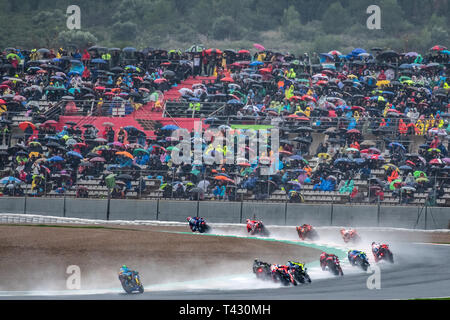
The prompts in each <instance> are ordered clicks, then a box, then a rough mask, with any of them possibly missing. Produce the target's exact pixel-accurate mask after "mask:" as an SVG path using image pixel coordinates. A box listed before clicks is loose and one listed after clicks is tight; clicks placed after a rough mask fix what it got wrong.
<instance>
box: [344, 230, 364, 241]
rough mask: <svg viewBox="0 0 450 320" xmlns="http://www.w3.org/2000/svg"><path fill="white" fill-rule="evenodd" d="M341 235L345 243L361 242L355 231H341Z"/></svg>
mask: <svg viewBox="0 0 450 320" xmlns="http://www.w3.org/2000/svg"><path fill="white" fill-rule="evenodd" d="M341 235H342V239H343V240H344V242H345V243H349V242H350V241H351V242H353V243H358V242H359V241H360V240H361V238H360V236H359V234H358V233H357V232H356V230H355V229H349V230H345V229H341Z"/></svg>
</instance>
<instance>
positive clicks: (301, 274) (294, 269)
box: [288, 261, 311, 283]
mask: <svg viewBox="0 0 450 320" xmlns="http://www.w3.org/2000/svg"><path fill="white" fill-rule="evenodd" d="M288 265H289V266H290V268H291V273H292V275H293V276H294V279H295V281H297V282H298V283H305V282H308V283H311V278H310V277H309V275H308V273H307V272H306V270H307V268H305V264H304V263H300V262H294V261H288Z"/></svg>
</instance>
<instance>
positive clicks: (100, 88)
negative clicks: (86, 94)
mask: <svg viewBox="0 0 450 320" xmlns="http://www.w3.org/2000/svg"><path fill="white" fill-rule="evenodd" d="M94 89H95V90H98V91H105V90H106V88H105V87H102V86H98V87H95V88H94Z"/></svg>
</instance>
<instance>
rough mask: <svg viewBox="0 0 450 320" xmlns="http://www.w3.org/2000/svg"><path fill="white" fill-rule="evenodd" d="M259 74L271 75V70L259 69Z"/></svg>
mask: <svg viewBox="0 0 450 320" xmlns="http://www.w3.org/2000/svg"><path fill="white" fill-rule="evenodd" d="M259 72H261V73H272V70H271V69H270V68H262V69H259Z"/></svg>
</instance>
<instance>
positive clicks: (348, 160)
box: [334, 158, 353, 165]
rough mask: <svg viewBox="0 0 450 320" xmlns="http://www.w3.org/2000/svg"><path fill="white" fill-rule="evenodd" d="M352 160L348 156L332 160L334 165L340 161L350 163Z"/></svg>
mask: <svg viewBox="0 0 450 320" xmlns="http://www.w3.org/2000/svg"><path fill="white" fill-rule="evenodd" d="M352 162H353V160H352V159H349V158H340V159H337V160H335V161H334V165H337V164H340V163H352Z"/></svg>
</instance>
